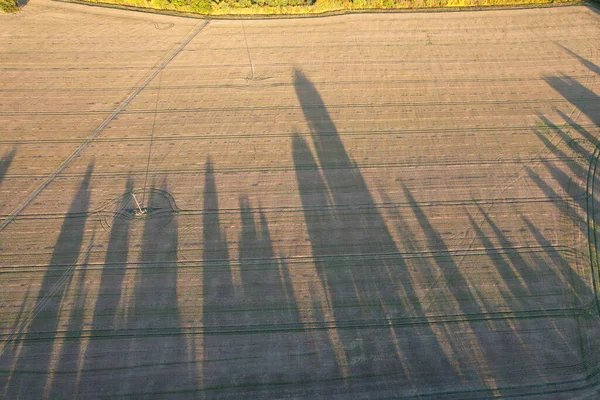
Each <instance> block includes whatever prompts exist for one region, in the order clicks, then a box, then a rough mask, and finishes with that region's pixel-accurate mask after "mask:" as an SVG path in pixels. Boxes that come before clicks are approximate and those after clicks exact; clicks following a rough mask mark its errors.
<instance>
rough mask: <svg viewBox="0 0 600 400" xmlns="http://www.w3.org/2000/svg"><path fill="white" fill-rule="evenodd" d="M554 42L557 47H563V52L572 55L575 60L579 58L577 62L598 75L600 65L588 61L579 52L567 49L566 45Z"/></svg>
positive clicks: (599, 73)
mask: <svg viewBox="0 0 600 400" xmlns="http://www.w3.org/2000/svg"><path fill="white" fill-rule="evenodd" d="M554 44H556V45H557V46H558V47H560V48H561V49H563V50H564V51H565V52H567V53H569V54H570V55H571V56H572V57H574V58H576V59H577V60H579V62H580V63H581V64H583V65H584V66H585V67H586V68H587V69H589V70H590V71H592V72H593V73H594V74H596V75H600V67H599V66H597V65H596V64H594V63H593V62H591V61H589V60H588V59H586V58H584V57H581V56H580V55H579V54H577V53H575V52H574V51H572V50H571V49H568V48H567V47H565V46H563V45H562V44H560V43H557V42H554Z"/></svg>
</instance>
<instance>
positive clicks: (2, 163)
mask: <svg viewBox="0 0 600 400" xmlns="http://www.w3.org/2000/svg"><path fill="white" fill-rule="evenodd" d="M16 154H17V149H16V148H13V149H12V150H11V151H10V153H8V154H7V155H5V156H4V157H2V159H0V184H2V181H3V180H4V175H6V171H8V168H9V167H10V164H11V163H12V161H13V159H14V158H15V155H16Z"/></svg>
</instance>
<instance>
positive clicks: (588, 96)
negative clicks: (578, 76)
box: [544, 76, 600, 125]
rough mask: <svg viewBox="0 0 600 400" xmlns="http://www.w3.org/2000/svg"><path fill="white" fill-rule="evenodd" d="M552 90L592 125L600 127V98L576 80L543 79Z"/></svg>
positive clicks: (563, 78)
mask: <svg viewBox="0 0 600 400" xmlns="http://www.w3.org/2000/svg"><path fill="white" fill-rule="evenodd" d="M544 80H545V81H546V83H548V84H549V85H550V86H552V88H554V90H556V91H557V92H558V93H560V94H561V96H563V97H564V98H565V99H567V100H568V101H569V102H570V103H571V104H573V105H574V106H575V107H577V108H578V109H579V111H581V112H582V113H583V114H585V115H586V116H587V117H588V118H589V119H590V120H591V121H592V122H593V123H594V124H596V125H600V96H598V95H597V94H596V93H594V92H593V91H591V90H590V89H588V88H587V87H585V86H583V85H582V84H581V83H579V82H578V81H577V80H575V79H573V78H569V77H567V76H563V77H556V76H553V77H546V78H544Z"/></svg>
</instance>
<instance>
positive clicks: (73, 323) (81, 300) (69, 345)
mask: <svg viewBox="0 0 600 400" xmlns="http://www.w3.org/2000/svg"><path fill="white" fill-rule="evenodd" d="M91 242H92V243H93V242H94V237H93V236H92V238H91ZM90 252H91V247H90V248H89V249H88V250H87V253H86V255H85V259H84V260H83V263H82V265H81V268H80V269H79V271H77V274H78V277H77V279H76V281H75V282H74V283H73V285H70V286H71V287H68V288H67V289H66V291H65V292H66V293H69V297H73V298H74V301H73V303H72V304H71V306H70V307H71V310H70V313H69V316H68V321H69V322H68V325H67V332H69V340H66V341H65V342H64V343H63V346H62V348H61V349H60V356H59V359H58V362H57V364H56V367H55V369H56V371H57V372H59V373H58V374H56V375H55V376H54V379H53V382H52V389H51V390H50V391H49V393H50V395H49V397H48V398H50V399H60V398H65V397H69V398H75V395H76V394H77V387H76V385H77V379H76V376H77V374H78V373H79V372H80V371H78V361H79V360H80V357H81V356H82V353H83V342H84V339H83V337H82V333H83V330H84V329H85V326H84V322H85V303H86V298H87V294H88V290H87V288H86V278H87V267H88V266H89V259H90ZM69 370H70V371H73V370H75V371H76V374H70V375H66V376H65V375H63V372H65V371H69ZM64 378H66V379H67V381H66V382H62V379H64Z"/></svg>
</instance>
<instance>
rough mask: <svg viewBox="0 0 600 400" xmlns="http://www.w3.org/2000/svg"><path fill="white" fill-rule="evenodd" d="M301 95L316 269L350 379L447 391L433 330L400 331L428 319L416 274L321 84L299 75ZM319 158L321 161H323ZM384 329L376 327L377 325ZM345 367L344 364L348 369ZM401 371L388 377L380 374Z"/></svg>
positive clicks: (450, 373)
mask: <svg viewBox="0 0 600 400" xmlns="http://www.w3.org/2000/svg"><path fill="white" fill-rule="evenodd" d="M294 84H295V89H296V95H297V97H298V100H299V102H300V105H301V106H302V110H303V112H304V116H305V118H306V121H307V123H308V125H309V127H310V130H311V138H312V143H313V145H314V147H315V149H316V159H315V157H314V156H313V152H312V151H311V149H310V147H309V145H308V143H307V142H306V141H305V140H304V139H303V138H302V137H300V136H295V137H294V138H293V143H292V152H293V159H294V165H295V169H296V178H297V181H298V188H299V192H300V198H301V201H302V206H303V211H304V218H305V222H306V227H307V230H308V235H309V238H310V242H311V246H312V252H313V255H314V257H315V265H316V268H317V270H318V272H319V275H320V278H321V280H322V284H323V287H325V288H326V289H327V293H328V296H329V298H328V299H326V302H327V304H329V305H330V306H331V308H332V309H333V316H334V319H335V323H336V324H337V326H343V325H348V324H350V325H360V326H362V327H363V328H364V329H341V330H338V335H339V340H340V341H341V347H342V350H343V352H344V357H337V362H338V368H339V370H340V371H346V372H345V373H346V374H347V378H348V379H350V380H351V379H352V378H354V377H360V376H362V375H366V374H369V375H371V376H372V378H371V382H373V385H376V384H377V385H379V386H377V389H379V390H386V389H394V390H407V391H410V390H414V391H416V392H418V391H419V390H421V389H423V388H427V389H428V390H441V389H442V388H448V387H449V386H452V385H455V384H458V383H460V381H461V378H460V376H459V371H458V370H457V368H460V367H456V366H455V365H452V364H451V362H450V360H448V358H447V357H446V355H445V354H446V353H445V352H444V350H443V349H442V347H441V345H440V343H439V342H438V340H437V337H436V334H435V333H434V332H433V330H432V329H431V327H430V326H429V325H428V324H427V323H426V321H423V324H422V325H420V326H418V327H410V328H402V327H396V326H394V322H395V321H402V320H404V319H405V318H408V317H412V318H421V319H424V317H425V311H424V310H423V309H422V307H421V304H420V302H419V300H418V298H417V295H416V293H415V290H414V288H413V284H412V278H413V277H412V276H411V271H410V270H409V268H408V266H407V264H406V261H405V260H404V259H403V257H402V256H401V254H400V253H399V251H398V249H397V247H396V245H395V243H394V240H393V238H392V236H391V234H390V232H389V231H388V228H387V226H386V224H385V222H384V220H383V217H382V216H381V214H380V213H379V210H378V208H377V205H376V203H375V201H374V199H373V197H372V195H371V193H370V192H369V189H368V187H367V185H366V183H365V181H364V178H363V176H362V174H361V172H360V170H359V168H358V167H357V165H356V164H355V163H354V162H353V161H352V160H351V159H350V157H349V155H348V153H347V152H346V149H345V147H344V144H343V142H342V140H341V138H340V136H339V135H338V133H337V130H336V127H335V125H334V123H333V121H332V120H331V118H330V117H329V114H328V112H327V110H326V108H325V105H324V103H323V100H322V99H321V96H320V95H319V93H318V91H317V90H316V88H315V87H314V85H313V84H312V83H311V82H310V81H309V80H308V79H307V78H306V77H305V76H304V74H302V72H300V71H296V76H295V81H294ZM317 160H318V163H317ZM382 325H383V326H387V328H385V329H381V328H380V329H376V330H375V329H369V327H374V326H379V327H381V326H382ZM342 364H345V365H342ZM389 373H394V374H397V375H395V376H394V377H393V379H392V378H388V379H390V380H387V381H386V379H385V378H383V377H381V378H377V376H378V374H382V375H383V374H389Z"/></svg>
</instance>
